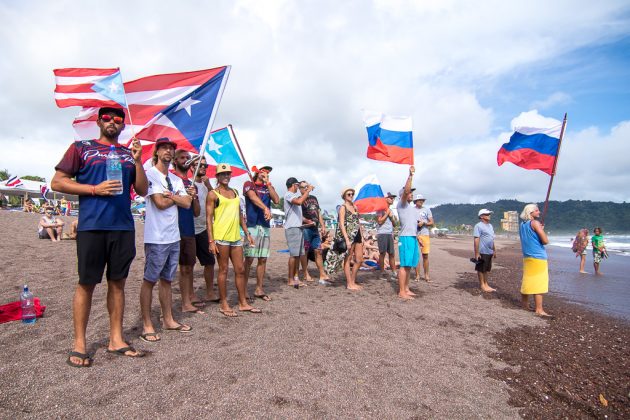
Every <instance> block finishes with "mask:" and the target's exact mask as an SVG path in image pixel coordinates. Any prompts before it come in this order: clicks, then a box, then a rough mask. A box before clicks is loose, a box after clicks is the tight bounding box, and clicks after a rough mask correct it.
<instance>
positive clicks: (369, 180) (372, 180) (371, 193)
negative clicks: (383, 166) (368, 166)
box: [354, 175, 387, 214]
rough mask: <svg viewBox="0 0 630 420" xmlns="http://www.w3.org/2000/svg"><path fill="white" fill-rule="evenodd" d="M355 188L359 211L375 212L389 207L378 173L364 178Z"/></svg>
mask: <svg viewBox="0 0 630 420" xmlns="http://www.w3.org/2000/svg"><path fill="white" fill-rule="evenodd" d="M354 190H355V193H354V194H355V195H354V204H355V206H357V209H358V210H359V213H361V214H364V213H373V212H375V211H378V210H385V209H387V201H386V200H385V195H384V194H383V189H382V188H381V185H380V183H379V182H378V179H377V178H376V175H368V176H366V177H365V178H363V179H362V180H361V181H359V183H358V184H357V186H356V187H355V189H354Z"/></svg>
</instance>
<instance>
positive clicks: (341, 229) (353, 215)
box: [324, 188, 363, 290]
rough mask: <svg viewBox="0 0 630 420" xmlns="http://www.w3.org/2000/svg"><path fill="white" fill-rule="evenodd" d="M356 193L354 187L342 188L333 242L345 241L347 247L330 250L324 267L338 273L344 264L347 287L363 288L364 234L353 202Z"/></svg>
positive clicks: (327, 270)
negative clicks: (360, 276) (360, 275)
mask: <svg viewBox="0 0 630 420" xmlns="http://www.w3.org/2000/svg"><path fill="white" fill-rule="evenodd" d="M354 193H355V191H354V189H353V188H344V189H343V190H341V198H342V199H343V204H342V205H341V207H339V219H338V224H337V231H336V233H335V238H334V240H333V242H338V241H340V240H341V241H344V242H345V244H346V248H345V250H342V251H341V252H340V251H338V250H335V249H333V250H332V252H328V254H327V255H326V262H325V263H324V268H325V270H326V273H327V274H329V275H330V274H333V273H336V272H337V271H338V270H339V268H341V266H343V272H344V274H345V275H346V288H347V289H348V290H361V289H362V288H363V287H362V286H360V285H358V284H357V273H358V272H359V269H360V268H361V264H363V236H362V235H361V223H360V219H359V210H358V209H357V208H356V206H355V205H354V202H353V199H354ZM352 263H354V265H352Z"/></svg>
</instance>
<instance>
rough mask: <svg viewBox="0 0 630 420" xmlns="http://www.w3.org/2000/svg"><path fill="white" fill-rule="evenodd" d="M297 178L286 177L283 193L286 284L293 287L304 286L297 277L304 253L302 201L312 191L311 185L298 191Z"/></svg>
mask: <svg viewBox="0 0 630 420" xmlns="http://www.w3.org/2000/svg"><path fill="white" fill-rule="evenodd" d="M299 185H300V183H299V182H298V180H297V178H295V177H291V178H289V179H287V182H286V186H287V193H286V194H285V195H284V215H285V216H284V236H285V237H286V239H287V245H288V247H289V263H288V265H289V273H288V279H287V284H288V285H289V286H293V287H300V286H304V283H302V282H300V278H299V277H298V271H299V264H300V257H301V256H302V255H304V235H303V232H302V203H304V201H305V200H306V198H307V197H308V195H309V194H310V193H311V191H312V186H311V187H309V188H305V189H304V190H303V191H298V186H299Z"/></svg>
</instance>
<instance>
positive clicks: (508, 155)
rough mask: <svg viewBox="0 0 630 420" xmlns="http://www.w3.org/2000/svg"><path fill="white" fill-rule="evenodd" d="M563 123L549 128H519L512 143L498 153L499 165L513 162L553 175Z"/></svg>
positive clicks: (502, 147) (505, 145)
mask: <svg viewBox="0 0 630 420" xmlns="http://www.w3.org/2000/svg"><path fill="white" fill-rule="evenodd" d="M561 132H562V123H560V124H558V125H555V126H553V127H549V128H533V127H517V128H516V130H515V132H514V134H512V137H510V141H509V142H508V143H505V144H504V145H503V146H501V148H500V149H499V152H498V153H497V163H498V164H499V166H501V165H502V164H503V163H504V162H512V163H513V164H515V165H516V166H520V167H521V168H525V169H540V170H541V171H543V172H545V173H547V174H549V175H552V172H553V164H554V162H555V160H556V156H558V145H559V144H560V133H561Z"/></svg>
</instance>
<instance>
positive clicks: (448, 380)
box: [0, 211, 630, 418]
mask: <svg viewBox="0 0 630 420" xmlns="http://www.w3.org/2000/svg"><path fill="white" fill-rule="evenodd" d="M38 217H39V216H38V215H30V214H22V213H15V212H7V211H1V212H0V225H1V226H3V228H4V233H5V239H4V240H3V243H2V248H1V249H2V252H1V253H0V258H1V261H0V303H8V302H10V301H14V300H16V299H17V298H18V295H19V290H20V287H21V285H22V284H24V283H28V284H29V286H30V287H31V289H32V290H33V291H34V293H35V295H36V296H37V297H39V298H41V300H42V302H43V303H44V304H45V305H46V306H47V310H46V315H45V317H44V318H42V319H39V320H38V321H37V323H36V324H34V325H31V326H27V325H23V324H21V323H20V322H10V323H6V324H0V356H1V358H2V365H1V367H0V371H1V375H0V389H2V392H1V393H0V416H1V417H3V418H36V417H38V418H40V417H42V416H43V417H69V418H111V417H116V418H121V417H132V418H149V417H159V418H169V417H170V418H192V417H202V418H210V417H213V418H215V417H216V418H218V417H223V418H225V417H242V418H261V417H268V418H331V417H334V418H471V417H476V418H516V417H519V416H524V417H536V418H563V417H569V418H574V417H598V418H604V416H608V418H623V417H626V418H628V417H629V416H630V411H629V408H628V407H629V404H628V392H629V391H630V390H629V389H628V384H629V383H630V380H629V379H630V377H629V375H630V373H629V372H630V369H629V368H628V361H629V360H630V357H629V356H630V351H629V347H628V343H629V342H630V340H629V339H630V328H629V326H628V324H627V323H624V322H616V320H614V319H613V318H608V317H605V316H602V315H595V314H593V313H591V312H589V311H587V310H585V309H584V308H580V307H576V306H573V305H570V304H566V303H564V302H563V301H561V300H560V299H554V298H549V299H548V300H547V301H546V306H547V309H548V311H549V312H551V313H554V314H556V315H557V317H556V318H555V319H554V320H551V321H547V320H543V319H540V318H537V317H535V316H533V315H532V314H531V313H528V312H525V311H523V310H520V309H519V307H518V304H517V301H515V299H516V298H517V296H518V283H519V281H520V255H519V254H518V252H516V251H515V250H517V248H515V247H514V246H513V245H511V243H510V242H504V243H502V244H501V256H500V258H499V260H498V263H499V264H500V265H501V266H502V267H504V268H502V269H499V267H497V269H496V270H495V271H493V273H492V276H491V280H490V282H491V284H493V285H496V286H498V287H499V289H500V291H499V293H497V295H496V296H492V297H489V298H488V297H485V296H481V295H480V294H479V293H477V292H476V290H475V289H474V286H475V285H476V284H477V281H476V276H475V275H474V273H473V272H472V264H471V263H470V262H469V261H468V258H469V257H470V256H471V255H470V253H471V247H472V245H471V240H470V238H466V239H462V238H445V239H441V238H438V239H434V240H433V242H432V254H431V273H432V279H433V283H432V284H427V283H425V282H420V283H415V282H412V288H414V290H416V291H417V293H418V295H419V297H418V299H416V300H415V301H410V302H403V301H400V300H398V299H397V298H396V297H395V286H396V285H395V283H393V282H389V281H387V280H384V279H380V278H379V279H377V278H376V277H375V276H374V275H373V274H372V273H369V272H361V273H360V275H359V281H360V282H362V283H363V284H364V286H365V287H364V290H363V291H360V292H349V291H347V290H345V288H344V287H343V285H342V281H341V278H339V280H338V281H337V283H336V284H335V285H334V286H332V287H323V286H318V285H312V286H308V287H305V288H302V289H299V290H296V289H293V288H289V287H287V286H286V278H285V277H286V270H287V268H286V261H287V255H286V254H283V253H278V252H276V250H279V249H284V248H286V244H285V241H284V234H283V231H282V229H275V230H273V241H272V250H273V251H272V255H271V258H270V261H269V263H268V277H269V278H268V280H267V287H266V292H267V293H268V294H269V295H270V296H271V297H272V299H273V300H272V301H271V302H262V301H260V300H258V301H257V302H256V303H255V305H256V306H257V307H260V308H261V309H262V310H263V313H262V314H249V313H248V314H239V315H240V316H239V317H237V318H234V319H230V318H226V317H224V316H222V315H221V314H220V313H219V312H218V306H217V305H216V304H210V305H209V306H206V308H205V309H206V310H207V312H208V313H207V314H206V315H182V314H181V313H180V312H179V303H180V299H179V295H178V294H175V295H174V301H175V309H176V316H177V317H178V318H179V319H180V320H183V321H185V322H187V323H190V324H191V325H192V326H193V327H194V333H193V334H180V333H174V332H163V334H162V341H161V342H159V343H155V344H147V343H144V342H142V341H140V340H139V339H138V335H139V334H140V332H141V324H140V319H139V303H138V295H139V288H140V284H141V279H142V268H143V264H144V252H143V250H142V224H137V232H136V234H137V243H136V245H137V250H138V256H137V258H136V261H135V262H134V264H133V265H132V269H131V273H130V276H129V279H128V281H127V287H126V292H127V306H126V311H125V323H124V326H125V335H126V338H127V339H128V341H129V342H130V343H131V344H132V345H134V346H136V347H137V348H139V349H142V350H145V351H147V352H148V355H147V357H145V358H142V359H131V358H125V357H120V356H114V355H111V354H108V353H106V352H105V347H106V345H107V339H108V336H107V332H108V317H107V312H106V310H105V291H106V287H105V285H101V286H99V287H97V289H96V292H95V296H94V302H93V308H92V317H91V319H90V324H89V327H88V341H89V343H90V352H91V353H92V354H93V357H94V365H93V367H91V368H87V369H76V368H71V367H69V366H67V365H66V364H65V360H66V357H67V353H68V351H69V350H70V348H71V346H72V333H71V331H72V317H71V307H70V305H71V299H72V294H73V291H74V288H75V284H76V281H77V274H76V256H75V252H76V246H75V243H74V242H73V241H62V242H61V243H56V244H53V243H51V242H49V241H44V240H39V239H37V236H36V233H35V232H36V224H37V220H38ZM312 274H313V275H314V274H315V273H314V271H313V272H312ZM201 277H202V276H201V269H200V267H196V270H195V286H196V287H198V288H200V287H201V286H202V284H203V281H202V278H201ZM232 278H233V277H230V279H232ZM253 282H254V280H253V279H251V280H250V293H253ZM175 288H176V289H177V285H175ZM201 292H202V291H201V290H199V294H201ZM229 296H230V301H231V302H232V304H235V303H236V292H235V289H234V285H233V280H230V284H229ZM158 315H159V309H158V305H157V295H155V296H154V317H155V319H157V317H158ZM600 393H601V394H603V395H604V396H605V398H606V399H607V400H608V406H607V407H604V406H602V404H601V402H600V400H599V394H600Z"/></svg>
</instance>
